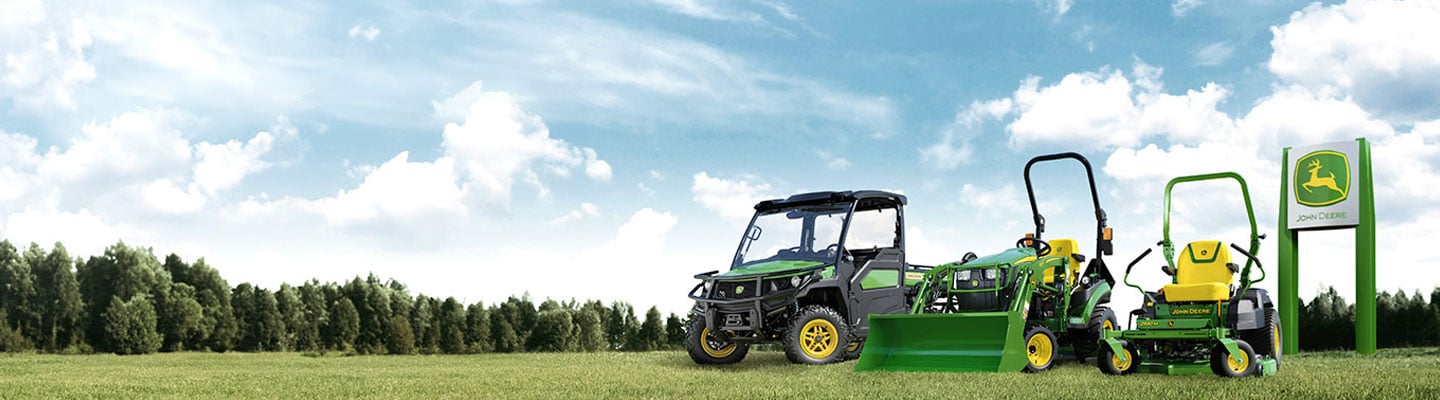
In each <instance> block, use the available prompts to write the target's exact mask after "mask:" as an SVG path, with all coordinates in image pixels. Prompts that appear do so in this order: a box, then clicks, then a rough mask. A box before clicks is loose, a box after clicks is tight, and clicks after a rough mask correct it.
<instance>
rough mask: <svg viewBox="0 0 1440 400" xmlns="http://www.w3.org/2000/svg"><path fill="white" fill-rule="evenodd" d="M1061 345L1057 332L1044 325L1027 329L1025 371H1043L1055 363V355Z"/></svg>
mask: <svg viewBox="0 0 1440 400" xmlns="http://www.w3.org/2000/svg"><path fill="white" fill-rule="evenodd" d="M1059 350H1060V346H1059V345H1058V344H1057V343H1056V342H1055V334H1054V333H1051V332H1050V329H1048V328H1045V327H1043V326H1038V325H1037V326H1033V327H1030V329H1028V330H1026V331H1025V361H1026V362H1025V372H1041V371H1045V370H1047V369H1050V366H1052V365H1055V355H1056V354H1058V353H1059Z"/></svg>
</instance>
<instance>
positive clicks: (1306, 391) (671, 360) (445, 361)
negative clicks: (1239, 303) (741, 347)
mask: <svg viewBox="0 0 1440 400" xmlns="http://www.w3.org/2000/svg"><path fill="white" fill-rule="evenodd" d="M853 367H854V362H853V361H852V362H847V363H842V364H837V365H826V366H819V367H805V366H798V365H791V364H789V363H788V362H786V361H785V356H784V355H783V354H781V353H775V352H756V353H751V354H750V357H749V358H748V359H746V360H745V361H744V362H743V363H741V364H739V365H733V366H727V367H698V366H696V365H694V364H692V363H691V362H690V359H689V358H688V357H687V356H686V355H685V354H684V353H683V352H653V353H638V354H636V353H599V354H486V355H472V356H361V357H340V356H332V357H304V356H301V355H299V354H293V353H269V354H246V353H227V354H209V353H179V354H158V355H147V356H124V357H122V356H113V355H91V356H57V355H35V354H16V355H0V398H137V397H138V398H152V397H180V398H216V397H223V398H424V399H431V398H495V399H510V398H596V397H604V398H725V399H753V398H874V399H901V398H914V399H920V398H941V397H946V398H949V397H960V398H1031V399H1038V398H1131V399H1142V398H1146V399H1148V398H1163V399H1172V398H1184V399H1193V398H1217V399H1219V398H1224V399H1237V398H1269V399H1277V398H1279V399H1295V398H1325V399H1333V398H1383V399H1399V398H1430V399H1435V398H1440V349H1406V350H1382V351H1381V352H1380V354H1378V355H1376V356H1374V357H1364V356H1358V355H1355V354H1353V353H1344V352H1336V353H1307V354H1302V355H1295V356H1287V358H1286V360H1285V364H1284V366H1283V367H1282V369H1281V371H1280V374H1279V375H1277V376H1273V377H1267V378H1253V379H1221V378H1217V377H1213V376H1180V377H1172V376H1162V375H1132V376H1123V377H1111V376H1104V375H1101V374H1100V372H1099V371H1098V370H1096V369H1095V368H1094V367H1093V366H1090V365H1081V364H1076V363H1073V362H1071V363H1067V364H1062V365H1059V366H1057V367H1056V369H1055V370H1052V371H1050V372H1047V373H1043V374H1037V375H1029V374H1019V373H1012V374H973V373H971V374H946V373H873V372H867V373H856V372H853V371H851V369H852V368H853Z"/></svg>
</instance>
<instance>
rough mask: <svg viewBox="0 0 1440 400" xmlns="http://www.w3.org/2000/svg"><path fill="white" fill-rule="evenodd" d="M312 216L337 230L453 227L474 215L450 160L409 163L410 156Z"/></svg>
mask: <svg viewBox="0 0 1440 400" xmlns="http://www.w3.org/2000/svg"><path fill="white" fill-rule="evenodd" d="M313 210H314V211H315V212H318V213H320V214H322V215H324V216H325V219H326V220H327V221H329V222H330V223H331V224H333V225H338V226H348V225H352V224H361V223H369V222H377V221H385V222H394V221H401V222H404V223H405V224H406V225H407V226H412V225H428V224H434V223H437V222H453V221H454V219H456V218H461V217H465V216H466V215H468V214H469V212H470V210H469V208H468V207H466V206H465V204H464V202H463V201H462V196H461V190H460V187H459V186H457V184H456V177H455V166H454V164H453V161H452V160H451V159H450V158H444V157H442V158H440V159H439V160H436V161H435V162H410V153H409V152H400V154H399V155H396V156H395V157H394V158H391V159H390V160H389V161H386V162H385V163H384V164H381V165H380V166H379V167H376V168H375V170H373V171H371V172H370V174H369V175H367V176H366V177H365V181H364V182H361V183H360V186H358V187H356V188H355V189H351V190H342V191H340V192H339V193H338V194H336V195H335V196H334V197H329V198H324V199H320V200H317V201H315V202H314V203H313Z"/></svg>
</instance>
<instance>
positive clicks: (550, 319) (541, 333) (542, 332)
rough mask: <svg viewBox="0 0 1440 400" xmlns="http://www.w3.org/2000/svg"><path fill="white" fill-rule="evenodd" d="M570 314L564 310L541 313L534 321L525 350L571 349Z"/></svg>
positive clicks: (557, 309)
mask: <svg viewBox="0 0 1440 400" xmlns="http://www.w3.org/2000/svg"><path fill="white" fill-rule="evenodd" d="M572 327H573V325H572V324H571V322H570V313H569V311H568V310H564V309H559V308H556V309H552V310H548V311H545V312H541V313H540V314H539V317H538V318H537V319H536V321H535V328H534V329H532V330H531V331H530V337H529V339H528V340H527V341H526V342H525V348H526V349H529V350H532V351H566V350H569V349H570V347H571V341H572V339H573V338H572V337H571V336H570V330H571V329H572Z"/></svg>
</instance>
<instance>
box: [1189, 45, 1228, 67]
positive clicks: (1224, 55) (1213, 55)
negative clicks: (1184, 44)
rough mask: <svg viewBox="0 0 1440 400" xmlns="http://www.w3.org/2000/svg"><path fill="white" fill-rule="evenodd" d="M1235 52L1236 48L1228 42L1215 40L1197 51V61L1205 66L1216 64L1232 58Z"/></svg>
mask: <svg viewBox="0 0 1440 400" xmlns="http://www.w3.org/2000/svg"><path fill="white" fill-rule="evenodd" d="M1233 54H1235V48H1234V47H1232V46H1230V44H1229V43H1226V42H1215V43H1211V44H1210V45H1207V46H1205V47H1201V48H1200V49H1199V50H1196V51H1195V63H1196V64H1199V65H1204V66H1216V65H1220V64H1224V63H1225V61H1228V60H1230V56H1231V55H1233Z"/></svg>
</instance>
